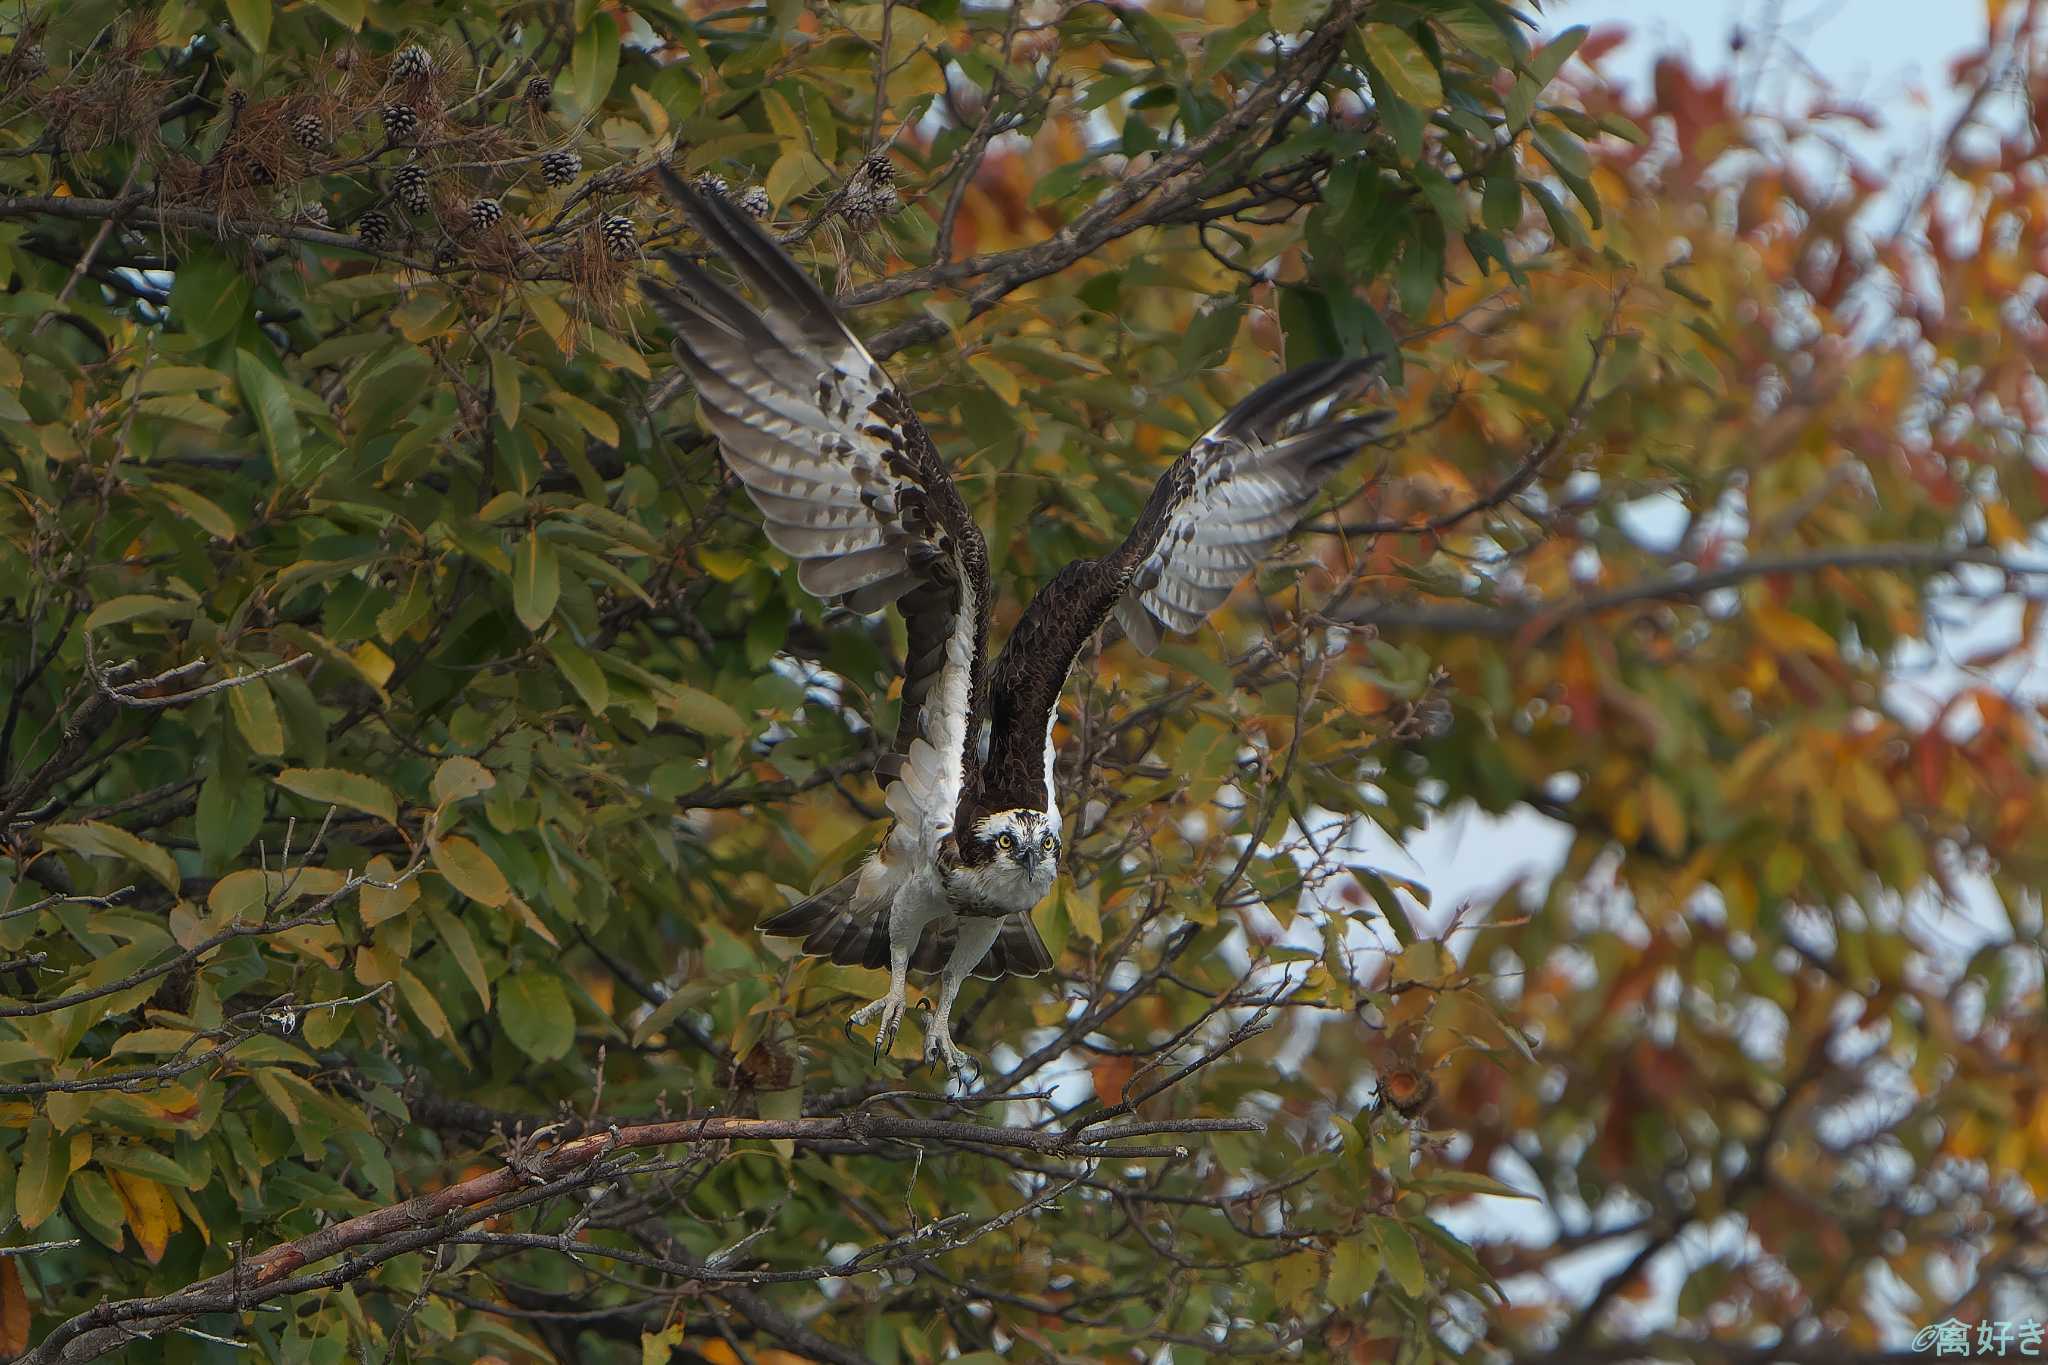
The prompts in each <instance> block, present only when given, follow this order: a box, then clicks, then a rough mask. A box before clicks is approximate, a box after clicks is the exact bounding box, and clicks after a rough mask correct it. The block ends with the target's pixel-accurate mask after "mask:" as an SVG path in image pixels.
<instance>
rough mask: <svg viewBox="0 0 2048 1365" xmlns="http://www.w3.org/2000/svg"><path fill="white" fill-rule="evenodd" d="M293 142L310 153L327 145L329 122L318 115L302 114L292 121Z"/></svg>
mask: <svg viewBox="0 0 2048 1365" xmlns="http://www.w3.org/2000/svg"><path fill="white" fill-rule="evenodd" d="M292 141H293V142H296V143H298V144H299V145H300V146H301V147H304V148H305V149H306V150H307V151H309V152H317V151H319V150H321V149H322V148H323V147H325V146H326V145H327V121H326V120H325V119H323V118H321V117H320V116H319V115H318V114H312V113H307V114H301V115H299V116H298V117H297V118H295V119H293V120H292Z"/></svg>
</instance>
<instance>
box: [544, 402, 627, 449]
mask: <svg viewBox="0 0 2048 1365" xmlns="http://www.w3.org/2000/svg"><path fill="white" fill-rule="evenodd" d="M547 404H548V406H549V407H551V408H553V409H554V410H555V411H556V412H559V413H561V414H562V415H563V416H564V417H567V418H569V419H570V420H571V421H573V422H575V423H576V425H577V426H579V427H582V428H583V429H584V430H585V431H587V432H589V433H590V434H591V435H592V436H595V437H596V438H597V439H598V440H600V441H602V442H604V443H605V444H606V445H608V446H616V445H617V444H618V443H619V424H618V423H617V422H615V421H613V420H612V415H611V414H610V413H608V412H606V411H605V410H604V409H603V408H601V407H598V406H597V405H596V404H595V403H590V402H586V401H585V400H583V399H581V398H578V397H577V396H576V395H575V394H573V393H565V392H564V391H562V390H561V389H556V390H555V391H554V392H553V393H551V394H549V395H548V397H547Z"/></svg>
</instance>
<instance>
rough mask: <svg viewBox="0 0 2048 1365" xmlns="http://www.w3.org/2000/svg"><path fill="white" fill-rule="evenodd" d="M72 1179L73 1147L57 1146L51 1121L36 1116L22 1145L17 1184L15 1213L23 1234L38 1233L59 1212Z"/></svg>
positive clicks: (63, 1143)
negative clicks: (60, 1204)
mask: <svg viewBox="0 0 2048 1365" xmlns="http://www.w3.org/2000/svg"><path fill="white" fill-rule="evenodd" d="M70 1179H71V1144H70V1143H69V1142H61V1143H60V1142H58V1141H57V1131H56V1129H55V1128H53V1127H51V1125H50V1121H49V1120H48V1119H46V1118H44V1117H43V1116H42V1115H40V1114H38V1115H36V1117H34V1118H32V1119H30V1120H29V1121H28V1137H27V1138H26V1139H25V1140H24V1141H23V1142H22V1144H21V1173H20V1175H19V1176H18V1177H17V1178H16V1180H15V1182H14V1212H15V1214H16V1216H17V1217H19V1218H20V1219H21V1226H22V1229H23V1230H24V1231H27V1232H33V1231H35V1229H36V1227H37V1226H38V1225H39V1224H41V1223H42V1221H43V1220H44V1219H46V1218H48V1217H49V1216H50V1215H51V1214H53V1213H55V1212H56V1211H57V1204H58V1202H59V1201H61V1200H62V1199H63V1198H64V1186H65V1184H66V1183H68V1182H69V1181H70Z"/></svg>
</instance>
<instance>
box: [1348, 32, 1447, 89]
mask: <svg viewBox="0 0 2048 1365" xmlns="http://www.w3.org/2000/svg"><path fill="white" fill-rule="evenodd" d="M1364 42H1365V55H1366V56H1367V57H1369V58H1371V59H1372V65H1373V71H1374V73H1375V74H1376V75H1377V76H1378V77H1379V78H1381V79H1383V80H1385V82H1386V84H1387V87H1388V89H1390V90H1392V91H1393V93H1394V94H1396V95H1398V96H1399V97H1400V98H1402V99H1404V100H1406V101H1407V102H1408V103H1410V104H1412V105H1415V106H1416V107H1418V108H1421V109H1434V108H1436V107H1437V106H1438V105H1440V104H1442V103H1443V102H1444V84H1443V78H1442V77H1441V76H1439V75H1438V74H1437V69H1436V64H1435V63H1434V62H1432V61H1430V59H1429V54H1428V53H1427V52H1424V51H1423V50H1422V46H1421V44H1419V43H1417V42H1416V41H1415V40H1414V39H1413V38H1411V37H1409V36H1408V34H1407V33H1406V31H1404V30H1402V29H1399V28H1396V27H1395V26H1394V25H1392V24H1368V25H1366V29H1365V37H1364Z"/></svg>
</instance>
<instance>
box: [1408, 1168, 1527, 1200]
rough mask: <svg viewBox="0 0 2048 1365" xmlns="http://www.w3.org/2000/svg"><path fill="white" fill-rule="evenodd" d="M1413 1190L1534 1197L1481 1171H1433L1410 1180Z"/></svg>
mask: <svg viewBox="0 0 2048 1365" xmlns="http://www.w3.org/2000/svg"><path fill="white" fill-rule="evenodd" d="M1408 1188H1409V1189H1411V1190H1420V1191H1421V1192H1423V1193H1424V1194H1490V1195H1493V1196H1495V1197H1496V1198H1500V1199H1534V1198H1535V1197H1536V1196H1534V1195H1532V1194H1525V1193H1523V1192H1522V1191H1521V1190H1518V1189H1516V1188H1515V1187H1514V1186H1513V1185H1508V1184H1503V1183H1502V1182H1501V1181H1498V1180H1495V1179H1494V1178H1493V1177H1492V1176H1490V1175H1487V1174H1485V1173H1484V1172H1481V1171H1431V1172H1430V1173H1429V1174H1428V1175H1425V1176H1418V1177H1417V1178H1416V1179H1414V1180H1411V1181H1409V1182H1408Z"/></svg>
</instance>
